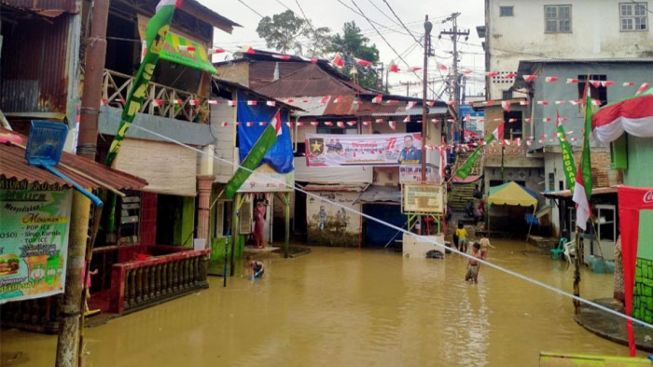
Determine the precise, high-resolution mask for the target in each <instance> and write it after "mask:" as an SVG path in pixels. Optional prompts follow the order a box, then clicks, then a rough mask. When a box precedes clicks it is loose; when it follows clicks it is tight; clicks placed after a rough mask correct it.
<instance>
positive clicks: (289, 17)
mask: <svg viewBox="0 0 653 367" xmlns="http://www.w3.org/2000/svg"><path fill="white" fill-rule="evenodd" d="M256 33H258V35H259V37H261V38H263V39H264V40H265V42H266V44H267V47H269V48H273V49H275V50H277V51H279V52H281V53H289V52H291V51H292V52H295V53H297V54H300V55H302V54H305V55H306V56H311V57H313V56H315V57H323V56H324V53H325V52H326V51H327V49H328V48H329V45H330V44H331V30H330V29H329V28H328V27H319V28H315V27H313V24H312V23H309V22H308V21H307V20H305V19H303V18H300V17H298V16H297V15H295V13H293V12H292V11H290V10H286V11H285V12H283V13H279V14H275V15H273V16H272V17H269V16H267V17H264V18H263V19H261V21H260V22H259V23H258V26H257V27H256Z"/></svg>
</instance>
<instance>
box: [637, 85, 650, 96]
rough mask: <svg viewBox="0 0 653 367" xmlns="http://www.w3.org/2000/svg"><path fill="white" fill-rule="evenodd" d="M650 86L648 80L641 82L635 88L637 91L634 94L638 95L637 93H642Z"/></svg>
mask: <svg viewBox="0 0 653 367" xmlns="http://www.w3.org/2000/svg"><path fill="white" fill-rule="evenodd" d="M650 86H651V84H650V83H648V82H646V83H642V85H640V86H639V88H637V92H635V95H636V96H638V95H640V94H642V93H644V92H645V91H646V90H647V89H648V88H649V87H650Z"/></svg>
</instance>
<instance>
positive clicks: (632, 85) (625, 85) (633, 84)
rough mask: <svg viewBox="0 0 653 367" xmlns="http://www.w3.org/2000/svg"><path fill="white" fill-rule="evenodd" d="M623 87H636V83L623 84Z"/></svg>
mask: <svg viewBox="0 0 653 367" xmlns="http://www.w3.org/2000/svg"><path fill="white" fill-rule="evenodd" d="M622 86H623V87H634V86H635V82H624V83H623V84H622Z"/></svg>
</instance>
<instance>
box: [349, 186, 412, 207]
mask: <svg viewBox="0 0 653 367" xmlns="http://www.w3.org/2000/svg"><path fill="white" fill-rule="evenodd" d="M381 203H387V204H401V190H400V189H399V188H398V187H391V186H370V187H368V188H367V190H365V191H363V192H362V193H361V194H360V196H359V197H358V198H357V199H356V200H355V201H354V204H381Z"/></svg>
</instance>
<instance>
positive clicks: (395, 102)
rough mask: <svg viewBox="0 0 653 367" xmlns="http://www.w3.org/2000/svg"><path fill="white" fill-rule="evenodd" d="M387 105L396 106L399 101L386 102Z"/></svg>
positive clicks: (390, 100)
mask: <svg viewBox="0 0 653 367" xmlns="http://www.w3.org/2000/svg"><path fill="white" fill-rule="evenodd" d="M385 104H386V105H396V104H399V101H398V100H396V99H389V100H387V101H386V102H385Z"/></svg>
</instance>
